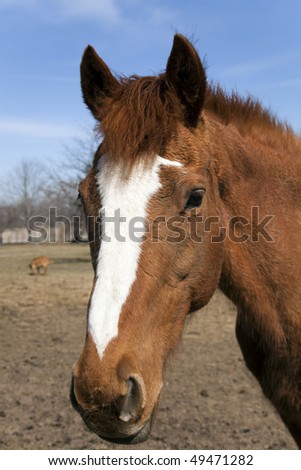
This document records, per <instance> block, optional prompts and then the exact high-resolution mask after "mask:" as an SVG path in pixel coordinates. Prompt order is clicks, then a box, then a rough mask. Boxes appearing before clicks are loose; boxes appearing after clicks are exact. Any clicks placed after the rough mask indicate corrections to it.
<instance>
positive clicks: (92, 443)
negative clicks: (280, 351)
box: [0, 244, 296, 449]
mask: <svg viewBox="0 0 301 470" xmlns="http://www.w3.org/2000/svg"><path fill="white" fill-rule="evenodd" d="M39 255H46V256H48V257H49V258H51V259H52V260H53V261H54V262H53V264H51V265H50V266H49V271H48V274H47V275H46V276H31V275H29V269H28V264H29V262H30V260H31V259H32V258H33V257H35V256H39ZM92 276H93V275H92V267H91V264H90V259H89V250H88V247H87V246H86V245H67V244H66V245H61V246H59V245H36V246H33V245H20V246H0V321H1V325H0V351H1V357H0V361H1V363H0V367H1V381H0V448H1V449H114V448H118V446H114V445H112V444H108V443H106V442H104V441H102V440H101V439H99V438H98V437H97V436H96V435H94V434H92V433H90V432H89V431H87V430H86V428H85V427H84V424H83V423H82V421H81V418H80V417H79V416H78V415H77V414H76V413H75V411H73V409H72V407H71V405H70V403H69V381H70V371H71V368H72V365H73V363H74V361H75V359H76V357H77V355H78V354H79V352H80V349H81V347H82V344H83V340H84V335H85V320H86V305H87V301H88V297H89V291H90V288H91V285H92ZM234 324H235V309H234V307H233V306H232V305H231V304H230V303H229V302H228V301H227V300H226V299H225V298H224V296H223V295H222V294H221V293H220V292H217V293H216V295H215V296H214V298H213V299H212V300H211V302H210V304H209V306H207V307H206V308H205V309H204V310H203V311H200V312H198V313H197V314H196V315H194V316H193V318H192V319H191V320H190V321H189V323H188V324H187V327H186V328H185V332H184V334H183V339H182V341H181V343H180V344H179V347H178V348H177V351H176V352H175V353H174V354H173V357H172V358H171V360H170V365H169V368H168V371H167V375H166V382H165V389H164V392H163V396H162V399H161V404H160V408H159V410H158V413H157V417H156V420H155V423H154V427H153V432H152V434H151V437H150V439H149V440H148V441H147V442H145V443H143V444H140V445H138V446H134V447H133V448H136V449H139V448H140V449H295V448H296V446H295V444H294V442H293V441H292V439H291V438H290V436H289V434H288V432H287V431H286V429H285V427H284V425H283V424H282V422H281V421H280V419H279V418H278V416H277V415H276V414H275V412H274V410H273V409H272V407H271V406H270V405H269V404H268V402H267V401H266V400H265V399H264V398H263V396H262V393H261V391H260V389H259V387H258V385H257V383H256V382H255V380H254V379H253V378H252V377H251V375H250V374H249V373H248V372H247V370H246V368H245V366H244V364H243V361H242V357H241V354H240V351H239V349H238V347H237V344H236V340H235V334H234Z"/></svg>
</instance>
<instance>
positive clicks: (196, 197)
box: [185, 189, 205, 211]
mask: <svg viewBox="0 0 301 470" xmlns="http://www.w3.org/2000/svg"><path fill="white" fill-rule="evenodd" d="M204 194H205V190H204V189H195V190H194V191H192V193H191V194H190V196H189V199H188V201H187V203H186V206H185V211H187V210H189V209H193V208H194V207H200V205H201V204H202V201H203V197H204Z"/></svg>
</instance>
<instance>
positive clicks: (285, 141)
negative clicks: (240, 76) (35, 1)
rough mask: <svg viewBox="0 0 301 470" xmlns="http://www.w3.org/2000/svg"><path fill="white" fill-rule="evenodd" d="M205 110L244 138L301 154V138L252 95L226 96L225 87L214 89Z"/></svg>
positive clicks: (231, 94)
mask: <svg viewBox="0 0 301 470" xmlns="http://www.w3.org/2000/svg"><path fill="white" fill-rule="evenodd" d="M205 109H206V111H207V112H208V113H210V114H211V115H213V116H214V117H216V118H217V119H218V120H219V121H220V122H222V123H223V124H225V125H230V124H233V125H235V127H236V128H237V129H238V131H239V132H240V133H241V134H242V135H243V136H245V135H247V134H248V135H251V136H252V137H255V138H257V139H259V140H260V141H261V142H264V143H266V144H268V145H269V146H271V147H274V148H279V147H280V148H281V149H283V148H285V149H286V150H288V149H292V150H296V148H297V149H298V150H299V152H300V150H301V142H300V137H298V136H297V135H296V134H295V132H294V131H293V129H292V128H291V127H290V126H289V125H288V124H287V123H286V122H285V121H282V120H280V119H279V118H278V117H277V116H276V115H275V114H274V113H273V112H272V111H270V110H269V109H267V108H266V107H265V106H263V105H262V103H261V102H260V101H259V100H258V99H256V98H254V97H252V96H251V95H248V96H247V97H242V96H241V95H239V94H238V93H237V92H235V91H232V92H231V93H226V92H225V90H223V89H222V87H221V86H219V85H217V86H214V85H212V84H211V85H210V86H209V87H208V89H207V93H206V101H205Z"/></svg>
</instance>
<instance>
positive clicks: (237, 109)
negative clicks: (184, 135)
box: [98, 74, 301, 167]
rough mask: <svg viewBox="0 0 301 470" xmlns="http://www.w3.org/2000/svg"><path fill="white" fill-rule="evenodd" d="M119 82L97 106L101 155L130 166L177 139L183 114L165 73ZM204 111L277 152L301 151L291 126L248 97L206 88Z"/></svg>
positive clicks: (300, 144) (122, 79)
mask: <svg viewBox="0 0 301 470" xmlns="http://www.w3.org/2000/svg"><path fill="white" fill-rule="evenodd" d="M119 81H120V84H121V86H120V87H119V89H117V90H116V91H115V92H114V94H113V96H112V97H109V98H107V99H106V100H104V102H103V104H102V107H103V112H102V115H103V118H102V120H101V124H100V127H99V128H98V130H99V131H100V132H101V134H102V135H103V136H104V137H105V138H104V142H103V149H104V152H107V151H108V152H109V153H110V155H111V156H112V158H114V159H117V160H120V161H122V162H123V163H125V165H126V166H129V167H131V166H132V165H134V162H136V161H137V158H138V159H139V158H142V157H143V155H146V154H147V155H148V159H150V160H151V156H152V155H156V154H161V155H163V154H164V150H165V147H166V144H167V142H168V141H169V139H170V138H172V136H173V137H176V132H177V124H178V122H179V121H180V120H181V119H182V117H183V111H182V109H181V105H180V103H179V101H178V99H177V97H176V95H175V93H174V91H173V90H172V89H171V88H170V87H169V86H168V84H167V83H166V80H165V74H161V75H158V76H146V77H139V76H136V75H133V76H131V77H128V78H127V77H121V78H119ZM204 110H205V112H206V113H207V114H210V115H211V116H212V117H213V118H215V119H217V120H218V121H219V122H221V123H223V124H225V125H231V124H233V125H234V126H235V127H236V128H237V129H238V131H239V132H240V133H241V134H242V135H243V136H245V135H250V136H252V137H254V138H257V139H259V140H260V141H262V142H264V143H266V144H268V145H270V146H271V147H274V148H276V149H277V148H281V150H283V149H285V150H286V151H288V150H289V149H291V150H293V151H296V149H298V152H300V149H301V143H300V138H298V137H297V136H296V134H295V133H294V131H293V130H292V128H291V127H290V126H288V125H287V124H286V123H285V122H282V121H280V120H279V119H278V118H277V117H276V116H275V115H273V114H272V113H271V112H270V111H269V110H268V109H266V108H265V107H264V106H263V105H262V104H261V103H260V102H259V101H258V100H256V99H254V98H253V97H251V96H247V97H246V98H242V97H241V96H240V95H239V94H238V93H236V92H232V93H231V94H227V93H226V92H225V91H224V90H223V89H222V88H221V87H220V86H214V85H212V84H210V85H208V87H207V92H206V100H205V105H204ZM200 125H201V124H200Z"/></svg>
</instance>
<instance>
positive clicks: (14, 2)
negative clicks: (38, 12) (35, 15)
mask: <svg viewBox="0 0 301 470" xmlns="http://www.w3.org/2000/svg"><path fill="white" fill-rule="evenodd" d="M37 5H38V2H37V0H0V8H14V7H22V8H32V7H35V6H37Z"/></svg>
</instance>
